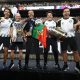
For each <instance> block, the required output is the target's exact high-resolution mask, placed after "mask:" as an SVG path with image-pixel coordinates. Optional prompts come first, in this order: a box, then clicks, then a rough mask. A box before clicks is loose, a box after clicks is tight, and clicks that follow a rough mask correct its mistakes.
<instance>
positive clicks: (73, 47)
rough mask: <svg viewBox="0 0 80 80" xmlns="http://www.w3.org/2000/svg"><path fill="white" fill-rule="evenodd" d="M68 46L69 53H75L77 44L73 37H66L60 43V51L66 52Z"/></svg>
mask: <svg viewBox="0 0 80 80" xmlns="http://www.w3.org/2000/svg"><path fill="white" fill-rule="evenodd" d="M68 46H69V47H70V49H71V51H77V43H76V39H75V37H68V38H65V39H64V40H63V42H61V51H66V50H68Z"/></svg>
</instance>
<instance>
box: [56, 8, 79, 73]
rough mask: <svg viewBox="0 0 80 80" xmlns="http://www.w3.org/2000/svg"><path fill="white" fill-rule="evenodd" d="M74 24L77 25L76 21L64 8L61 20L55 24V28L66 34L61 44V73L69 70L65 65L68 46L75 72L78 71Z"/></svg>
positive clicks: (67, 9)
mask: <svg viewBox="0 0 80 80" xmlns="http://www.w3.org/2000/svg"><path fill="white" fill-rule="evenodd" d="M76 23H77V21H76V19H75V18H73V17H70V10H69V8H64V10H63V18H61V19H60V20H59V21H58V22H57V27H60V28H61V29H62V30H63V31H64V32H65V33H66V37H65V38H64V39H63V41H62V42H61V48H62V56H63V61H64V66H63V68H62V70H63V71H67V69H69V67H68V64H67V59H68V56H67V49H68V46H70V48H71V50H72V51H73V56H74V61H75V63H76V67H75V70H76V71H78V72H79V71H80V65H79V54H78V51H77V45H76V41H75V28H76Z"/></svg>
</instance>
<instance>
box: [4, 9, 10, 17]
mask: <svg viewBox="0 0 80 80" xmlns="http://www.w3.org/2000/svg"><path fill="white" fill-rule="evenodd" d="M4 15H5V16H6V17H9V16H10V11H9V10H8V9H6V10H5V11H4Z"/></svg>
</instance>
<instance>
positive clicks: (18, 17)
mask: <svg viewBox="0 0 80 80" xmlns="http://www.w3.org/2000/svg"><path fill="white" fill-rule="evenodd" d="M15 20H16V21H20V20H21V15H20V14H19V13H16V15H15Z"/></svg>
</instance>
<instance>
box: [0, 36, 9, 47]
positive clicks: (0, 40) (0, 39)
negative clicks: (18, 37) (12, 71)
mask: <svg viewBox="0 0 80 80" xmlns="http://www.w3.org/2000/svg"><path fill="white" fill-rule="evenodd" d="M1 43H3V46H4V47H7V48H9V46H10V37H0V44H1Z"/></svg>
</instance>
